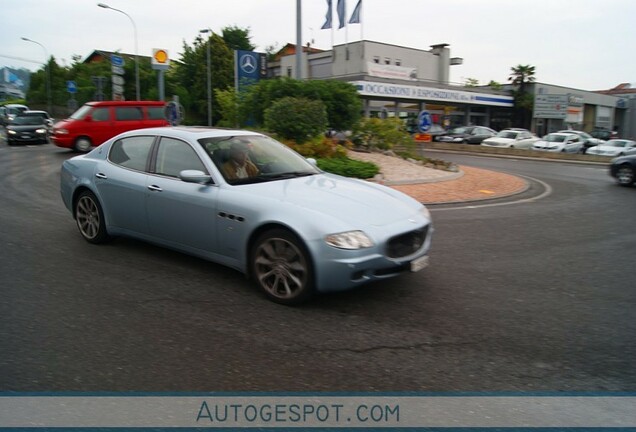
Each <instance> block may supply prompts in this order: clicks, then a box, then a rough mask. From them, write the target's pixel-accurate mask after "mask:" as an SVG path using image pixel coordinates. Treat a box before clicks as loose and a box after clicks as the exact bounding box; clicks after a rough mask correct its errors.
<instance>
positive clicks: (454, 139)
mask: <svg viewBox="0 0 636 432" xmlns="http://www.w3.org/2000/svg"><path fill="white" fill-rule="evenodd" d="M463 140H464V139H463V138H453V142H462V141H463Z"/></svg>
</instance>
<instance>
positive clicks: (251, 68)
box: [240, 54, 256, 74]
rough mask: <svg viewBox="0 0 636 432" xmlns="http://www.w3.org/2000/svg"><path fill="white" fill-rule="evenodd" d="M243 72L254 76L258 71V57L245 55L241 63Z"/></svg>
mask: <svg viewBox="0 0 636 432" xmlns="http://www.w3.org/2000/svg"><path fill="white" fill-rule="evenodd" d="M240 65H241V70H242V71H243V72H245V73H246V74H253V73H254V72H255V71H256V57H254V56H253V55H251V54H244V55H243V56H242V57H241V61H240Z"/></svg>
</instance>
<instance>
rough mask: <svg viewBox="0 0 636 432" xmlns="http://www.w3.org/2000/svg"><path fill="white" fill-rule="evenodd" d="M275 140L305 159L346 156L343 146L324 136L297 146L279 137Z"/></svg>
mask: <svg viewBox="0 0 636 432" xmlns="http://www.w3.org/2000/svg"><path fill="white" fill-rule="evenodd" d="M276 139H278V140H279V141H280V142H282V143H283V144H285V145H286V146H287V147H289V148H291V149H292V150H295V151H296V152H298V153H300V154H301V155H303V156H305V157H313V158H340V157H345V156H346V155H347V149H346V148H345V147H344V146H342V145H339V144H338V143H337V142H336V141H335V140H334V139H332V138H327V137H325V136H318V137H315V138H312V139H311V140H309V141H307V142H305V143H303V144H298V143H296V142H295V141H294V140H287V139H284V138H280V137H276Z"/></svg>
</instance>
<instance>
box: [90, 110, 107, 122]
mask: <svg viewBox="0 0 636 432" xmlns="http://www.w3.org/2000/svg"><path fill="white" fill-rule="evenodd" d="M91 117H92V118H93V121H96V122H99V121H108V120H110V108H108V107H106V108H95V109H94V110H93V112H91Z"/></svg>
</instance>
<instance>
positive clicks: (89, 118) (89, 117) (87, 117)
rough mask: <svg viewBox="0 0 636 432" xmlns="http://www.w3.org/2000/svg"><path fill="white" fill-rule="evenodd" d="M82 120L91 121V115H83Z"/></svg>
mask: <svg viewBox="0 0 636 432" xmlns="http://www.w3.org/2000/svg"><path fill="white" fill-rule="evenodd" d="M84 121H87V122H91V121H93V116H92V115H90V114H88V115H86V116H85V117H84Z"/></svg>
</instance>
